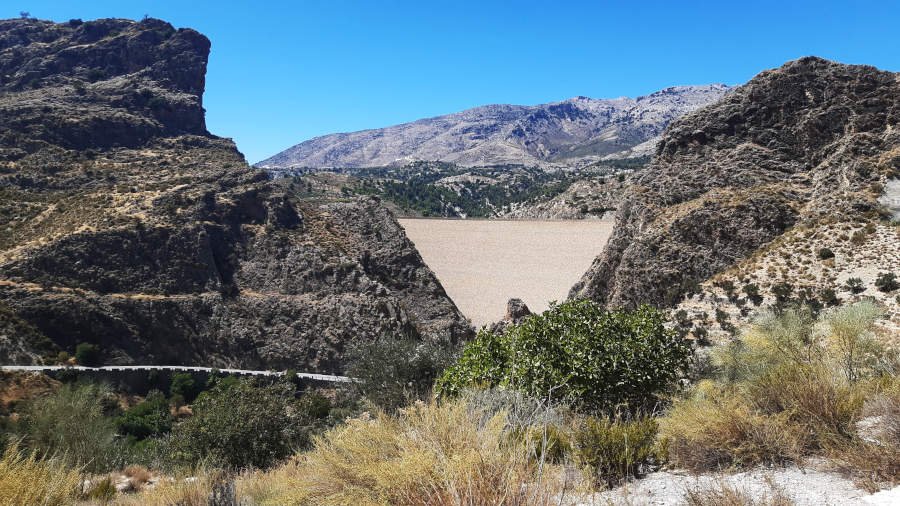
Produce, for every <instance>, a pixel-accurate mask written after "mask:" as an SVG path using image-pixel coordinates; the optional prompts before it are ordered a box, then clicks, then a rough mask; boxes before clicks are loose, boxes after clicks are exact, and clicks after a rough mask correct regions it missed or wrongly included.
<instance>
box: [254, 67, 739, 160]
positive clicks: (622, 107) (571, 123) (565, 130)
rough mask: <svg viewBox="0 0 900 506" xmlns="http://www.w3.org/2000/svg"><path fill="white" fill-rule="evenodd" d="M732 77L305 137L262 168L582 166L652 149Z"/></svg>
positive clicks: (496, 107)
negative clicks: (417, 163)
mask: <svg viewBox="0 0 900 506" xmlns="http://www.w3.org/2000/svg"><path fill="white" fill-rule="evenodd" d="M728 90H729V88H728V87H727V86H725V85H720V84H713V85H706V86H678V87H672V88H666V89H665V90H661V91H658V92H656V93H653V94H651V95H648V96H645V97H638V98H636V99H633V98H628V97H620V98H613V99H595V98H590V97H586V96H583V95H579V96H576V97H572V98H570V99H567V100H563V101H560V102H552V103H548V104H541V105H535V106H517V105H499V104H496V105H485V106H481V107H475V108H472V109H467V110H465V111H462V112H458V113H454V114H448V115H445V116H437V117H434V118H427V119H423V120H418V121H414V122H411V123H403V124H400V125H394V126H390V127H386V128H379V129H371V130H364V131H359V132H351V133H343V134H331V135H324V136H320V137H316V138H315V139H311V140H308V141H305V142H301V143H300V144H297V145H295V146H293V147H291V148H288V149H287V150H285V151H283V152H281V153H278V154H276V155H274V156H272V157H270V158H268V159H266V160H263V161H261V162H259V163H258V164H257V166H259V167H262V168H272V169H286V168H291V167H314V168H329V167H373V166H385V165H391V164H393V163H394V162H395V161H396V160H405V161H410V160H439V161H444V162H453V163H456V164H458V165H462V166H477V165H499V164H508V163H516V164H523V163H524V164H528V165H540V166H572V165H574V166H578V165H583V164H587V163H590V162H593V161H596V160H598V159H600V158H628V157H635V156H644V155H647V154H649V153H650V152H651V151H652V150H653V148H654V147H655V145H656V140H657V138H658V136H659V135H660V134H661V133H662V131H663V130H664V129H665V127H666V126H667V125H668V124H669V123H670V122H671V121H672V120H674V119H676V118H678V117H680V116H682V115H684V114H686V113H688V112H691V111H694V110H696V109H699V108H700V107H703V106H705V105H707V104H710V103H713V102H716V101H717V100H718V99H719V98H721V97H722V96H723V95H725V93H726V92H727V91H728Z"/></svg>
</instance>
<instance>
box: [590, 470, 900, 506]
mask: <svg viewBox="0 0 900 506" xmlns="http://www.w3.org/2000/svg"><path fill="white" fill-rule="evenodd" d="M717 485H728V486H731V487H734V488H736V489H738V490H741V491H744V492H746V493H747V494H748V495H750V496H752V497H754V498H757V499H761V498H764V497H771V496H772V493H773V489H779V490H781V491H782V492H783V493H784V494H785V495H787V496H789V497H790V498H791V500H792V501H793V502H794V504H796V505H797V506H844V505H847V506H871V505H877V506H887V505H898V504H900V487H897V488H894V489H890V490H883V491H881V492H878V493H876V494H869V493H868V492H866V491H864V490H861V489H859V488H857V487H856V486H855V485H854V484H853V482H851V481H850V480H848V479H847V478H845V477H843V476H841V475H839V474H835V473H830V472H825V471H818V470H815V469H800V468H797V467H788V468H783V469H760V470H753V471H748V472H743V473H735V474H721V475H702V476H693V475H690V474H687V473H678V472H657V473H652V474H650V475H648V476H646V477H644V478H643V479H640V480H637V481H634V482H632V483H630V484H628V485H626V486H622V487H619V488H615V489H612V490H609V491H606V492H600V493H598V494H595V495H594V496H593V497H591V498H588V499H587V500H585V501H580V502H578V503H577V504H579V506H581V505H585V506H587V505H591V506H593V505H616V506H619V505H622V506H644V505H648V506H649V505H653V506H657V505H658V506H662V505H678V504H684V495H685V492H686V491H687V490H696V489H706V488H709V487H715V486H717Z"/></svg>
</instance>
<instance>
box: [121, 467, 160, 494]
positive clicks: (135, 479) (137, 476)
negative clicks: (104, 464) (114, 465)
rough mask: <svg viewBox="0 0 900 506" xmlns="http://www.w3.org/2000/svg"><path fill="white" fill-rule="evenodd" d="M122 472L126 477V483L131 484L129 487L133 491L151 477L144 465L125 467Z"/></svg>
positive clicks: (142, 485) (140, 487) (138, 488)
mask: <svg viewBox="0 0 900 506" xmlns="http://www.w3.org/2000/svg"><path fill="white" fill-rule="evenodd" d="M123 474H124V475H125V476H127V477H128V483H130V484H131V489H132V490H135V491H139V490H141V489H142V488H143V487H144V485H146V484H147V482H148V481H150V478H152V477H153V475H152V474H151V473H150V471H149V470H148V469H147V468H146V467H144V466H138V465H131V466H128V467H126V468H125V471H124V472H123Z"/></svg>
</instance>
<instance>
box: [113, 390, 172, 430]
mask: <svg viewBox="0 0 900 506" xmlns="http://www.w3.org/2000/svg"><path fill="white" fill-rule="evenodd" d="M172 422H174V417H173V416H172V414H171V413H170V412H169V402H168V401H167V400H166V396H165V395H163V393H162V392H160V391H159V390H154V391H152V392H150V393H149V394H147V398H146V399H144V400H143V401H141V402H140V403H138V404H136V405H134V406H132V407H131V408H129V409H128V410H127V411H125V413H123V414H122V415H120V416H119V417H118V418H116V427H117V428H118V430H119V433H120V434H122V435H123V436H129V437H131V438H134V439H136V440H142V439H147V438H149V437H156V436H160V435H162V434H165V433H167V432H169V431H170V430H171V429H172Z"/></svg>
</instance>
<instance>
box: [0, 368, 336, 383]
mask: <svg viewBox="0 0 900 506" xmlns="http://www.w3.org/2000/svg"><path fill="white" fill-rule="evenodd" d="M67 369H68V370H75V371H174V372H206V373H211V372H220V373H223V374H236V375H241V376H284V374H285V372H286V371H253V370H249V369H226V368H218V367H197V366H187V365H104V366H100V367H85V366H83V365H0V371H22V372H29V371H30V372H47V371H62V370H67ZM297 377H298V378H305V379H310V380H315V381H328V382H331V383H352V382H353V381H354V380H353V378H349V377H347V376H334V375H332V374H315V373H305V372H298V373H297Z"/></svg>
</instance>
